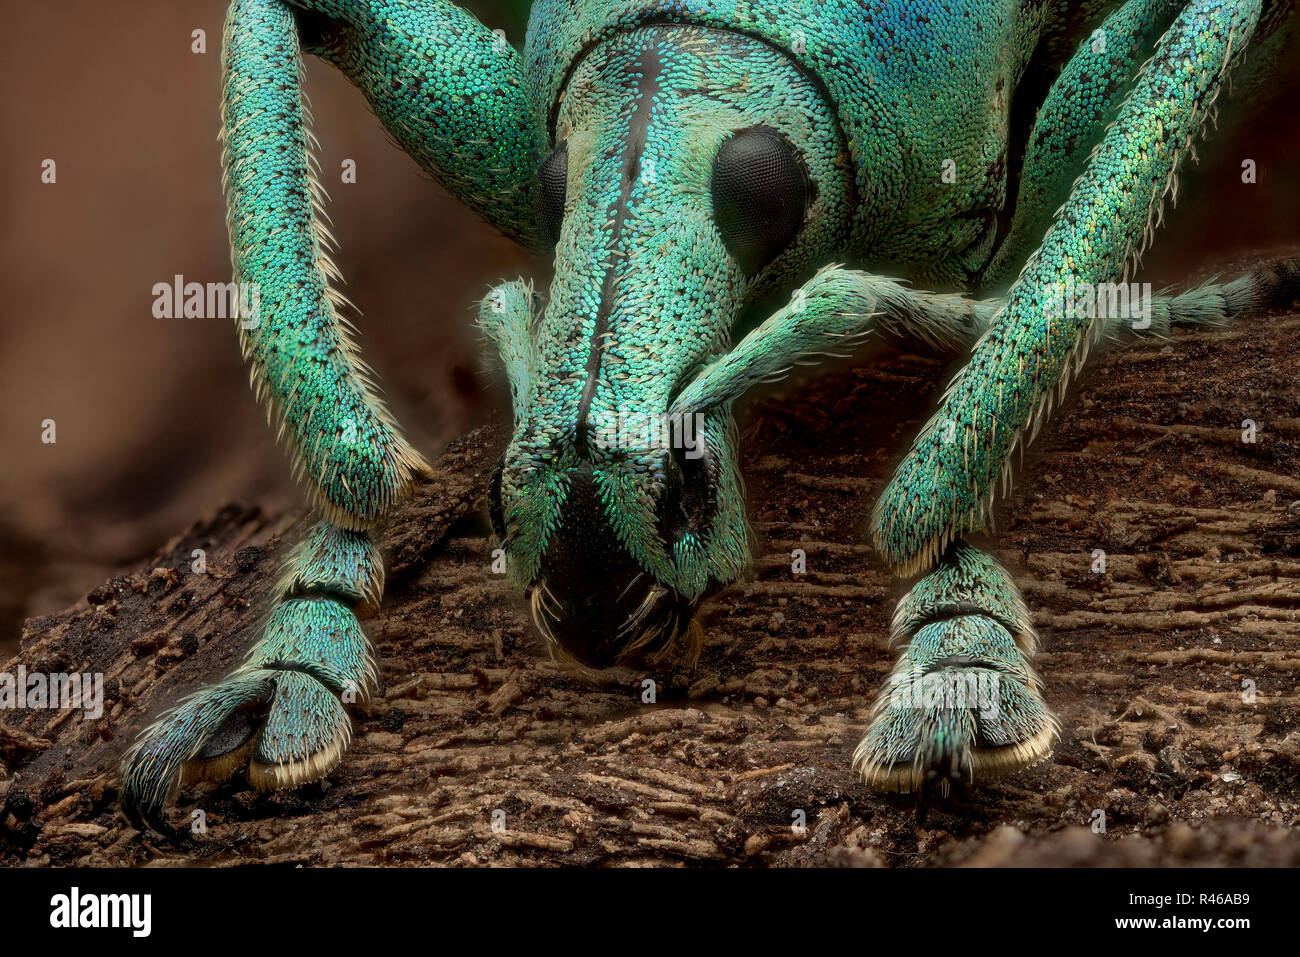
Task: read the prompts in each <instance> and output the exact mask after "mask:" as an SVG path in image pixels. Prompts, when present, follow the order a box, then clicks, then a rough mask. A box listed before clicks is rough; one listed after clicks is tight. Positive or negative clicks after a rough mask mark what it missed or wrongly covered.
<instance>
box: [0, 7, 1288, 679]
mask: <svg viewBox="0 0 1300 957" xmlns="http://www.w3.org/2000/svg"><path fill="white" fill-rule="evenodd" d="M225 6H226V3H225V0H187V2H185V3H183V4H181V3H176V2H174V0H123V2H114V3H103V2H99V0H50V2H46V3H41V4H21V5H20V4H16V3H8V4H6V9H5V12H6V18H5V27H6V29H5V30H4V31H3V33H0V63H3V70H4V78H5V96H4V98H3V102H2V103H0V131H2V133H0V135H3V137H4V149H3V153H2V155H0V163H2V164H3V166H2V168H0V173H2V176H0V216H2V220H0V221H2V222H3V227H4V228H3V234H2V235H0V246H2V248H0V270H3V272H2V274H0V279H3V288H4V291H5V294H6V295H7V296H8V306H7V308H6V314H5V316H4V318H3V320H0V397H2V399H3V410H4V412H3V415H0V440H2V441H3V446H2V447H3V449H4V460H3V466H2V467H0V657H4V656H6V655H7V654H8V653H10V652H12V651H13V650H15V649H16V644H17V637H18V632H19V629H20V627H21V623H22V620H23V618H24V617H25V616H28V615H32V614H42V613H47V612H52V611H55V610H57V609H59V608H61V607H64V606H66V605H68V604H69V603H71V602H73V601H75V600H76V599H77V598H79V597H81V596H82V595H84V594H85V592H86V591H87V590H89V589H90V588H91V587H93V586H94V585H96V584H98V583H99V582H101V581H102V580H103V579H104V578H105V577H107V576H108V575H110V574H111V573H112V572H114V570H116V569H118V568H121V567H123V566H129V565H133V564H135V563H137V562H139V561H140V560H143V559H144V558H145V557H147V556H148V555H149V554H150V553H151V552H152V551H153V550H154V549H155V548H156V547H158V546H159V545H161V544H162V543H163V542H164V541H165V540H166V539H168V538H169V537H170V536H172V535H173V534H175V533H177V532H179V531H180V530H182V529H183V528H184V527H186V526H187V525H188V524H189V523H190V522H191V521H192V520H194V519H195V518H196V517H198V516H200V515H202V514H203V513H205V512H207V511H208V510H210V509H212V508H215V507H217V506H219V505H221V504H223V503H225V502H227V501H229V500H231V499H235V498H244V499H249V500H254V501H259V502H262V503H265V504H270V505H272V506H278V505H283V504H286V503H288V502H291V501H293V496H294V494H295V493H294V489H293V487H292V485H291V483H290V481H289V478H288V469H287V467H286V461H285V457H284V455H283V453H282V452H281V451H280V450H278V449H276V447H275V443H274V440H273V435H272V433H271V432H270V431H269V430H268V429H267V428H266V427H265V420H264V417H263V415H262V413H261V412H260V410H259V409H258V408H257V407H256V405H255V404H254V402H253V398H252V395H251V393H250V391H249V389H248V387H247V379H248V377H247V373H246V371H245V369H244V367H243V365H242V363H241V361H240V357H239V350H238V348H237V346H236V339H235V332H234V329H233V328H232V323H230V322H229V321H224V320H195V319H189V320H186V319H176V320H167V319H155V318H154V317H153V315H152V312H151V309H152V302H153V295H152V291H151V290H152V287H153V285H154V283H157V282H167V281H170V280H171V277H172V276H173V275H175V274H177V273H180V274H182V275H184V277H185V278H186V280H187V281H198V282H224V281H227V280H228V279H229V275H230V257H229V253H228V251H227V247H226V230H225V220H224V212H223V204H222V196H221V192H220V167H219V148H218V144H217V126H218V115H217V111H218V102H219V81H220V45H221V25H222V21H223V19H224V15H225ZM469 6H470V7H471V9H473V10H475V12H476V13H478V14H479V16H480V17H481V18H482V19H483V20H484V22H485V23H487V24H488V26H490V27H494V28H495V27H502V28H504V29H506V30H507V33H508V35H509V37H510V39H511V40H512V41H514V42H516V43H519V42H521V41H522V36H523V22H524V18H525V16H526V6H527V2H526V0H499V2H497V3H495V4H490V3H473V4H469ZM199 28H201V29H203V30H205V31H206V33H207V52H206V53H205V54H195V53H192V52H191V50H190V47H191V43H192V39H191V32H192V31H193V30H195V29H199ZM308 89H309V92H310V95H311V98H312V102H313V105H314V107H315V114H316V126H315V132H316V135H317V136H318V138H319V139H320V141H321V144H322V147H323V150H322V154H321V157H320V158H321V162H322V166H323V169H324V170H325V173H326V179H325V182H326V187H327V188H328V189H329V192H330V194H331V196H332V197H333V203H332V205H331V208H330V214H331V216H332V217H333V219H334V223H335V230H334V231H335V234H336V235H337V236H338V237H339V238H340V240H341V243H342V249H341V251H340V254H339V256H338V257H337V259H338V262H339V264H340V266H341V268H342V270H343V273H344V275H345V277H346V278H347V280H348V282H347V285H346V287H345V288H344V292H345V293H346V295H347V296H348V297H349V298H350V299H352V301H353V302H355V303H357V305H358V306H359V307H360V308H361V310H362V311H363V313H364V315H363V317H362V319H361V321H360V323H359V325H360V328H361V330H362V343H363V348H364V351H365V353H366V356H367V358H368V360H369V361H370V362H371V363H372V364H373V365H374V366H375V367H376V369H377V370H378V371H379V373H380V378H381V380H382V381H383V383H384V384H385V387H386V392H387V395H388V398H389V401H390V403H391V405H392V406H393V408H394V410H395V411H396V412H397V414H398V416H399V418H400V420H401V421H402V423H403V424H404V425H405V427H406V430H407V432H408V434H409V435H410V436H411V437H412V439H413V440H414V441H415V442H416V443H417V444H418V445H420V446H421V447H422V448H424V449H426V450H428V449H432V448H433V447H435V446H436V444H437V443H438V441H439V440H440V439H442V438H444V437H446V436H447V435H450V434H454V433H456V432H458V431H461V430H463V429H464V428H465V427H466V426H467V425H468V424H469V423H470V422H472V421H474V420H475V419H476V417H479V416H481V415H482V414H483V410H484V409H485V408H487V407H490V406H491V404H492V402H493V401H494V400H492V399H490V398H488V393H485V392H484V391H483V386H484V383H483V382H482V381H481V380H480V378H479V377H478V375H477V370H478V368H479V360H478V347H477V335H476V333H475V332H474V330H473V328H472V325H471V318H472V315H471V312H470V307H471V304H472V303H473V302H474V301H475V300H477V299H478V298H479V297H480V296H481V295H482V294H483V292H484V291H485V289H486V288H487V287H488V286H489V285H490V284H492V283H494V282H496V281H499V280H500V279H502V278H505V277H513V276H516V275H521V274H522V275H532V276H538V277H539V278H540V277H544V269H543V267H541V266H540V265H539V264H537V263H535V262H533V261H531V260H530V259H529V258H528V257H527V256H525V255H524V254H523V253H522V252H520V251H519V250H518V249H517V248H515V247H514V246H513V245H512V244H511V243H509V242H508V241H507V240H505V239H503V238H501V237H500V236H498V235H497V234H495V233H494V232H493V231H492V230H490V229H489V228H487V227H486V226H484V225H482V224H481V223H480V222H478V221H477V220H475V219H473V218H472V217H471V216H469V215H468V214H467V213H465V212H464V210H463V209H462V208H461V207H460V206H459V205H458V204H457V203H456V202H455V201H453V200H452V199H451V198H450V197H449V196H448V195H447V194H446V193H445V192H443V190H442V189H441V188H439V187H438V186H436V185H434V184H433V183H432V182H430V181H429V180H428V179H427V178H425V177H424V176H423V174H421V173H420V171H419V170H418V168H417V167H416V166H415V164H414V163H413V162H412V161H411V160H410V159H408V158H407V157H406V156H404V155H403V154H402V153H401V152H399V151H398V150H397V149H395V148H394V147H393V146H392V145H391V144H390V143H389V142H388V141H387V139H386V137H385V134H384V133H383V130H382V129H381V128H380V126H379V124H378V122H377V121H376V120H375V119H374V118H373V117H372V116H371V115H370V114H369V112H368V110H367V108H366V105H365V102H364V100H363V98H362V97H361V95H360V94H359V93H357V91H356V90H355V89H353V88H352V87H351V86H350V85H349V84H348V83H347V81H346V80H344V79H343V77H341V76H340V75H339V74H337V73H336V72H334V71H333V70H332V69H331V68H329V67H327V66H325V65H324V64H321V63H319V62H316V61H311V62H309V64H308ZM1293 102H1294V89H1293V88H1292V89H1291V90H1290V91H1289V93H1288V95H1287V96H1285V97H1283V98H1282V103H1281V104H1280V105H1279V107H1278V108H1277V109H1274V110H1273V111H1272V112H1271V113H1269V114H1266V115H1264V116H1262V117H1260V118H1258V119H1256V120H1253V121H1252V122H1250V123H1249V124H1247V125H1246V126H1245V127H1243V128H1242V129H1241V131H1240V132H1239V133H1234V135H1233V137H1232V141H1231V142H1232V146H1231V148H1230V149H1226V150H1224V149H1219V150H1217V151H1209V150H1205V151H1203V153H1204V154H1205V157H1206V162H1205V163H1204V164H1203V165H1202V166H1201V167H1200V168H1199V169H1198V170H1197V171H1196V172H1195V173H1194V174H1193V175H1192V176H1190V177H1188V178H1187V180H1186V181H1185V182H1184V184H1183V188H1182V190H1181V193H1182V196H1183V200H1182V202H1181V203H1180V205H1179V208H1178V210H1177V211H1175V212H1174V213H1173V214H1172V215H1171V216H1170V217H1169V226H1168V227H1167V229H1166V231H1165V232H1164V233H1163V235H1162V240H1163V242H1162V244H1158V246H1157V249H1156V250H1155V251H1153V252H1152V253H1151V254H1150V255H1148V257H1147V258H1146V261H1145V265H1146V267H1147V275H1146V277H1145V278H1150V279H1152V280H1153V281H1155V282H1157V283H1159V282H1172V281H1176V280H1178V279H1180V278H1182V277H1183V276H1186V275H1189V274H1192V273H1194V272H1197V271H1199V270H1203V269H1204V268H1205V266H1206V265H1207V264H1208V263H1211V262H1213V261H1215V259H1217V258H1227V257H1228V256H1230V255H1233V254H1236V253H1238V252H1240V251H1242V250H1248V249H1262V248H1270V247H1276V246H1286V245H1290V244H1292V243H1294V241H1295V239H1296V235H1297V229H1296V225H1297V203H1296V196H1297V190H1296V188H1295V187H1296V171H1295V169H1294V160H1293V157H1294V156H1296V155H1300V135H1298V134H1297V131H1296V125H1295V124H1294V121H1293V120H1292V119H1291V118H1290V116H1289V115H1288V114H1289V112H1290V107H1289V103H1293ZM1246 156H1249V157H1251V158H1253V159H1255V160H1256V161H1257V163H1258V165H1259V182H1258V183H1257V184H1256V185H1254V186H1247V185H1243V184H1242V183H1241V182H1240V162H1241V158H1242V157H1246ZM47 158H50V159H53V160H55V161H56V163H57V183H55V184H53V185H50V184H43V183H42V182H41V164H42V161H43V160H45V159H47ZM344 158H351V159H354V160H356V163H357V182H356V184H355V185H344V184H342V183H340V182H339V181H338V171H339V169H340V164H341V162H342V161H343V159H344ZM331 175H332V177H333V179H332V181H331ZM45 419H54V420H55V421H56V423H57V436H58V441H57V443H56V444H53V445H46V444H43V443H42V442H41V423H42V420H45Z"/></svg>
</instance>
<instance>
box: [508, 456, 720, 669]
mask: <svg viewBox="0 0 1300 957" xmlns="http://www.w3.org/2000/svg"><path fill="white" fill-rule="evenodd" d="M675 469H676V467H675V466H672V467H670V474H672V473H673V472H675ZM674 484H675V486H676V490H675V491H674V492H673V493H672V494H665V496H664V497H663V500H662V507H661V514H660V516H659V519H660V524H662V525H664V526H672V527H674V528H678V527H683V523H684V521H685V519H686V516H685V514H684V511H683V501H684V497H683V495H682V492H681V479H680V478H677V479H675V480H674ZM568 485H569V494H568V496H567V498H566V499H565V503H564V506H563V509H562V510H561V513H560V524H559V527H558V528H557V530H556V532H555V534H554V536H553V537H552V538H551V540H550V543H549V545H548V547H547V549H546V553H545V555H544V556H543V558H542V562H541V575H540V577H539V578H538V579H537V580H536V581H535V582H533V584H532V585H531V587H530V590H529V599H530V606H531V610H532V614H533V619H534V622H535V624H536V625H537V627H538V629H539V630H540V631H541V632H542V633H543V634H544V635H546V637H547V638H548V639H550V640H551V641H553V642H554V643H555V644H556V645H557V646H558V648H559V650H561V651H562V652H563V653H564V654H567V655H568V656H570V657H572V658H574V659H575V660H576V661H578V662H580V663H581V664H583V665H586V666H587V667H590V668H606V667H609V666H611V665H614V664H616V663H618V662H619V661H621V660H625V659H628V658H631V657H633V656H642V657H643V656H652V655H654V654H656V653H658V652H661V651H663V650H665V649H666V648H667V647H668V646H670V645H671V644H672V643H673V641H674V640H675V639H676V638H677V637H678V636H679V635H680V634H681V633H682V631H683V629H685V628H686V626H687V625H688V624H689V623H690V621H691V619H692V618H693V617H694V615H695V609H696V606H697V605H698V598H696V599H694V600H692V599H690V598H688V597H686V596H684V595H682V594H681V593H680V592H678V591H677V590H676V589H675V588H673V587H671V586H670V585H665V584H664V583H662V582H660V581H659V580H657V579H656V578H655V577H654V576H653V575H652V574H650V573H648V572H647V571H646V569H645V568H643V567H642V566H641V565H639V564H638V563H637V561H636V560H635V559H634V558H633V556H632V554H631V552H630V551H629V549H628V548H627V546H625V545H624V544H623V543H622V542H621V541H620V540H619V536H618V530H617V529H616V528H615V527H614V524H613V522H612V521H611V519H610V517H609V515H608V512H607V510H606V509H605V507H604V505H603V503H602V501H601V496H600V492H599V488H598V479H597V477H596V472H595V470H594V468H593V467H592V465H591V464H590V463H584V464H582V465H580V466H579V467H578V468H576V469H574V470H573V471H572V472H570V473H569V476H568ZM696 494H706V493H703V492H698V493H696Z"/></svg>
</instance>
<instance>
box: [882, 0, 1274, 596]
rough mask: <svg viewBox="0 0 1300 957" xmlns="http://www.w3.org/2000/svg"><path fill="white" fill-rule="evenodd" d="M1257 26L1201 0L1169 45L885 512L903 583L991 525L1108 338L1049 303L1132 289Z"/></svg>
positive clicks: (1182, 18) (916, 449)
mask: <svg viewBox="0 0 1300 957" xmlns="http://www.w3.org/2000/svg"><path fill="white" fill-rule="evenodd" d="M1258 16H1259V2H1258V0H1243V2H1236V3H1225V2H1221V0H1194V2H1191V3H1188V4H1187V5H1186V7H1185V8H1184V10H1183V11H1182V12H1181V13H1180V14H1179V15H1178V17H1177V18H1176V19H1175V21H1174V24H1173V26H1172V27H1170V29H1169V31H1168V32H1167V33H1166V34H1165V35H1164V36H1163V38H1162V39H1161V40H1160V42H1159V44H1158V46H1157V50H1156V53H1155V54H1154V56H1153V57H1152V58H1151V60H1150V61H1149V62H1148V63H1147V64H1146V66H1145V67H1144V68H1143V69H1142V72H1141V74H1140V76H1139V78H1138V81H1137V83H1136V84H1135V86H1134V88H1133V91H1132V93H1131V94H1130V95H1129V97H1128V99H1127V100H1126V101H1125V102H1124V104H1123V106H1122V107H1121V108H1120V110H1119V115H1118V117H1117V119H1116V120H1115V122H1114V123H1113V124H1112V125H1111V126H1110V127H1109V128H1108V130H1107V132H1106V135H1105V137H1104V138H1103V139H1102V142H1101V144H1100V145H1099V147H1098V148H1097V150H1096V151H1095V153H1094V154H1093V155H1092V158H1091V160H1090V162H1089V164H1088V167H1087V170H1086V171H1085V172H1084V173H1083V175H1082V176H1080V177H1079V179H1078V180H1077V182H1076V183H1075V185H1074V187H1073V190H1072V192H1071V194H1070V198H1069V200H1068V201H1067V202H1066V204H1065V205H1064V206H1063V207H1062V209H1061V211H1060V214H1059V216H1058V217H1057V218H1056V219H1055V221H1054V222H1053V224H1052V226H1051V228H1050V229H1049V230H1048V233H1047V236H1046V238H1045V239H1044V241H1043V244H1042V246H1041V248H1040V249H1039V250H1038V251H1037V252H1036V253H1035V254H1034V255H1033V256H1032V257H1031V258H1030V260H1029V262H1028V263H1027V264H1026V266H1025V268H1024V270H1023V271H1022V272H1021V274H1020V278H1019V279H1018V280H1017V281H1016V282H1015V284H1014V285H1013V286H1012V288H1011V291H1010V293H1009V295H1008V298H1007V304H1006V307H1005V309H1004V310H1003V311H1002V312H1001V314H1000V316H999V317H998V318H997V319H996V320H995V322H994V324H993V327H992V329H991V330H990V331H989V333H988V334H987V335H986V336H984V338H983V339H982V340H981V341H980V343H979V345H978V346H977V347H976V349H975V352H974V355H973V356H972V358H971V361H970V363H969V364H968V365H967V366H966V368H965V369H963V370H962V372H961V373H960V374H959V375H958V376H957V378H956V379H955V380H954V381H953V383H952V385H951V386H950V387H949V389H948V392H947V394H946V396H945V398H944V401H943V404H942V407H941V408H940V410H939V412H938V413H937V414H936V416H935V417H934V418H933V419H931V421H930V422H929V423H928V424H927V425H926V427H925V428H924V430H923V431H922V433H921V435H920V436H919V437H918V438H917V440H916V443H915V444H914V445H913V447H912V450H911V452H909V454H908V455H907V457H906V458H905V459H904V461H903V463H902V464H901V465H900V467H899V469H898V471H897V472H896V473H895V475H894V477H893V479H892V480H891V482H890V483H889V486H888V487H887V488H886V489H885V492H884V494H883V495H882V496H881V498H880V501H879V502H878V503H877V506H876V511H875V515H874V518H873V525H874V533H875V539H876V543H877V545H878V547H879V548H880V551H881V554H882V555H883V556H884V557H885V559H886V560H887V561H888V562H889V563H890V564H891V565H892V566H894V567H895V568H896V569H898V570H899V571H900V572H902V573H904V574H912V573H916V572H919V571H923V570H925V569H926V568H928V567H930V566H931V565H933V563H934V562H935V561H936V560H937V558H938V556H939V555H941V554H942V553H943V551H944V549H945V548H946V546H947V545H948V543H949V542H951V541H953V540H955V539H956V538H958V537H959V536H960V535H962V534H963V533H965V532H967V531H971V530H974V529H977V528H979V527H981V526H982V525H983V524H984V522H985V520H986V518H987V515H988V512H989V508H990V506H991V502H992V497H993V494H994V492H995V491H996V486H997V482H998V480H999V479H1002V478H1004V477H1005V470H1006V468H1007V466H1008V463H1009V459H1010V455H1011V452H1012V450H1013V449H1014V448H1015V446H1016V445H1017V444H1018V443H1019V442H1021V441H1024V440H1026V439H1031V438H1032V435H1031V434H1030V430H1031V428H1032V427H1034V426H1036V425H1038V424H1039V423H1041V421H1043V420H1044V419H1045V418H1046V417H1047V415H1048V414H1049V412H1050V402H1051V399H1052V397H1053V394H1054V392H1055V391H1056V390H1057V389H1058V388H1063V383H1064V382H1065V380H1066V379H1067V378H1068V374H1069V370H1070V368H1071V366H1076V367H1077V366H1078V365H1079V364H1080V363H1081V362H1082V360H1083V358H1084V357H1085V356H1086V353H1087V349H1088V347H1089V346H1090V345H1091V344H1092V342H1093V341H1094V340H1095V338H1096V337H1097V336H1098V335H1099V334H1100V333H1101V332H1102V331H1104V329H1105V324H1104V323H1101V322H1096V321H1095V320H1094V318H1091V317H1087V316H1070V315H1066V316H1064V317H1061V316H1059V315H1054V314H1053V312H1054V311H1053V309H1052V304H1053V303H1054V302H1056V301H1059V297H1060V295H1061V290H1062V289H1064V288H1067V287H1069V286H1074V287H1079V286H1083V285H1086V284H1098V283H1104V282H1114V281H1117V280H1122V279H1126V278H1127V274H1128V270H1129V268H1130V267H1131V265H1132V262H1133V259H1134V257H1135V256H1136V255H1137V253H1138V252H1139V250H1140V248H1141V244H1142V243H1143V242H1144V241H1145V240H1146V239H1147V238H1149V235H1150V233H1151V232H1152V231H1153V229H1154V227H1155V226H1156V225H1157V222H1158V218H1159V212H1160V209H1161V204H1162V202H1163V201H1164V198H1165V196H1166V194H1168V193H1171V192H1172V191H1173V190H1174V184H1175V174H1176V171H1177V169H1178V166H1179V163H1180V161H1181V159H1182V157H1183V155H1184V154H1185V153H1186V152H1187V151H1188V150H1189V149H1190V146H1191V142H1192V140H1193V138H1194V137H1195V136H1196V134H1197V133H1199V131H1200V129H1201V127H1202V126H1203V124H1204V122H1205V120H1206V118H1207V117H1208V116H1209V114H1210V110H1211V106H1212V104H1213V101H1214V98H1215V96H1217V94H1218V93H1219V92H1220V90H1221V88H1222V85H1223V80H1224V77H1225V74H1226V73H1227V71H1228V69H1229V66H1230V64H1231V63H1232V62H1234V60H1235V57H1236V54H1237V53H1238V52H1239V51H1240V50H1241V49H1242V48H1244V46H1245V45H1246V43H1247V42H1248V41H1249V39H1250V35H1251V32H1252V30H1253V28H1254V26H1255V23H1256V20H1257V18H1258ZM954 430H955V432H954Z"/></svg>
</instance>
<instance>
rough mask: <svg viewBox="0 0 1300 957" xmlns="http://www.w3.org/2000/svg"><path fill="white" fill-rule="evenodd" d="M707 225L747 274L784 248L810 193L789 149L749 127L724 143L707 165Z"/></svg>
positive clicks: (779, 140) (774, 135)
mask: <svg viewBox="0 0 1300 957" xmlns="http://www.w3.org/2000/svg"><path fill="white" fill-rule="evenodd" d="M712 188H713V221H714V222H715V223H716V224H717V227H718V231H719V232H720V233H721V234H722V241H723V242H724V243H726V245H727V249H728V250H729V251H730V252H731V254H732V255H733V256H735V257H736V261H737V262H739V263H740V265H741V268H743V269H744V270H745V271H746V272H748V273H751V274H752V273H755V272H757V271H758V270H759V269H761V268H762V267H764V266H766V265H767V264H768V263H769V262H771V261H772V260H773V259H775V258H776V257H777V255H778V254H780V252H781V250H783V249H785V247H786V246H788V245H790V240H792V239H794V236H795V233H797V232H798V231H799V227H800V226H801V225H802V224H803V219H804V214H805V213H806V212H807V209H808V196H809V193H810V192H811V191H812V188H811V185H810V184H809V182H808V174H807V172H806V171H805V170H804V167H803V163H802V162H800V159H799V156H798V154H797V153H796V152H795V149H794V147H793V146H791V145H790V143H789V141H788V140H786V139H785V137H783V136H782V135H781V134H780V133H778V132H776V130H773V129H769V128H767V127H764V126H755V127H753V128H751V129H747V130H741V131H739V132H738V133H736V134H735V135H733V136H732V137H731V138H729V139H728V140H726V141H725V142H724V143H723V144H722V146H721V148H720V149H719V150H718V155H717V156H716V157H715V158H714V160H713V181H712Z"/></svg>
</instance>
